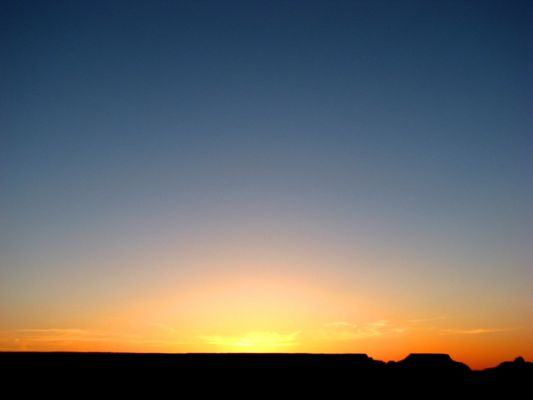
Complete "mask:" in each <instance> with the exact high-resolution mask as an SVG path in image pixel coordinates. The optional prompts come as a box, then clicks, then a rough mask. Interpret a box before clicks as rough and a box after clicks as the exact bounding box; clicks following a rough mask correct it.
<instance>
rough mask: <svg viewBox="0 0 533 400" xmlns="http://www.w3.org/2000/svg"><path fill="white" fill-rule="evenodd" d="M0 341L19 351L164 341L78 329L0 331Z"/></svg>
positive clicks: (156, 343)
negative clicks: (76, 345)
mask: <svg viewBox="0 0 533 400" xmlns="http://www.w3.org/2000/svg"><path fill="white" fill-rule="evenodd" d="M0 341H1V342H3V343H4V346H5V343H10V344H11V345H10V346H9V347H8V348H12V347H13V345H16V347H17V348H19V349H24V350H28V349H32V348H59V347H62V348H63V347H65V346H66V348H68V347H69V345H72V344H79V345H90V344H104V345H105V344H117V343H120V344H142V345H161V344H164V343H166V341H165V340H162V339H159V338H153V337H144V336H142V335H135V334H124V333H117V332H108V331H103V330H91V329H78V328H43V329H41V328H39V329H33V328H27V329H15V330H3V331H0Z"/></svg>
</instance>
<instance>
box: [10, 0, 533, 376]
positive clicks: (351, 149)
mask: <svg viewBox="0 0 533 400" xmlns="http://www.w3.org/2000/svg"><path fill="white" fill-rule="evenodd" d="M532 21H533V4H532V3H531V2H529V1H509V0H501V1H489V0H487V1H472V0H468V1H459V0H457V1H456V0H448V1H440V2H427V1H409V0H406V1H385V0H377V1H370V0H368V1H367V0H361V1H356V0H354V1H289V0H287V1H232V0H228V1H223V2H221V1H202V0H199V1H179V2H173V1H161V0H151V1H99V0H94V1H87V2H85V1H83V2H82V1H59V0H58V1H48V2H43V1H24V0H23V1H14V0H13V1H3V2H2V3H1V5H0V87H1V88H2V89H1V90H0V221H1V222H0V226H1V229H0V350H74V351H78V350H82V351H139V352H152V351H157V352H228V351H229V352H232V351H238V352H246V351H253V352H262V351H274V352H341V353H368V354H369V355H370V356H372V357H374V358H378V359H383V360H390V359H401V358H403V357H405V356H406V355H407V354H409V353H412V352H444V353H449V354H450V355H452V357H454V358H455V359H458V360H459V361H463V362H467V363H468V364H469V365H471V366H473V367H475V368H482V367H483V368H484V367H487V366H493V365H495V364H497V363H499V362H500V361H502V360H505V359H512V358H514V357H516V356H519V355H522V356H524V357H525V358H527V359H530V360H533V318H532V316H533V291H532V290H531V288H532V287H533V264H532V263H533V249H532V246H531V243H532V239H533V179H532V178H533V176H532V175H533V174H532V172H533V157H532V156H533V136H532V127H533V113H532V112H531V106H532V105H533V102H532V100H533V76H532V74H531V71H533V44H532V42H531V38H532V37H533V23H532Z"/></svg>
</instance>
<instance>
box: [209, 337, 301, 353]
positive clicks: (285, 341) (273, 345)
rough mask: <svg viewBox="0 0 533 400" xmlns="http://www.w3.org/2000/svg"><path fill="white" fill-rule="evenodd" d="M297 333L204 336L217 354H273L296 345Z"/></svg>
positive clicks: (288, 349)
mask: <svg viewBox="0 0 533 400" xmlns="http://www.w3.org/2000/svg"><path fill="white" fill-rule="evenodd" d="M298 334H299V332H293V333H291V334H288V335H281V334H279V333H277V332H249V333H247V334H246V335H244V336H240V337H239V336H237V337H234V336H206V337H205V340H206V342H207V343H208V344H211V345H215V346H216V348H217V351H218V352H245V353H273V352H287V351H290V347H293V346H295V345H296V344H297V342H296V337H297V336H298Z"/></svg>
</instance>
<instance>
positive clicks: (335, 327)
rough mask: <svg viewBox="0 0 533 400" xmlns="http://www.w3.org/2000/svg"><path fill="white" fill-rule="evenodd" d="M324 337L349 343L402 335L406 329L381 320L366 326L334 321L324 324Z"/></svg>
mask: <svg viewBox="0 0 533 400" xmlns="http://www.w3.org/2000/svg"><path fill="white" fill-rule="evenodd" d="M324 328H325V329H324V330H323V331H322V337H323V338H324V339H325V340H329V341H332V340H334V341H347V340H358V339H366V338H371V337H376V336H383V335H390V334H401V333H404V332H405V331H406V328H404V327H401V326H396V325H393V324H391V323H390V322H389V321H387V320H384V319H381V320H377V321H372V322H368V323H365V324H355V323H351V322H347V321H333V322H327V323H326V324H324Z"/></svg>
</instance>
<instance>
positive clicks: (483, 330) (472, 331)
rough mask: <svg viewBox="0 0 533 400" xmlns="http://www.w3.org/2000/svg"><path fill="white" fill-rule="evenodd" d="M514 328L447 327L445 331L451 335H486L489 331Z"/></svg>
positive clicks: (503, 330)
mask: <svg viewBox="0 0 533 400" xmlns="http://www.w3.org/2000/svg"><path fill="white" fill-rule="evenodd" d="M510 330H513V328H475V329H445V330H444V331H443V333H445V334H449V335H484V334H487V333H497V332H506V331H510Z"/></svg>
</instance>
